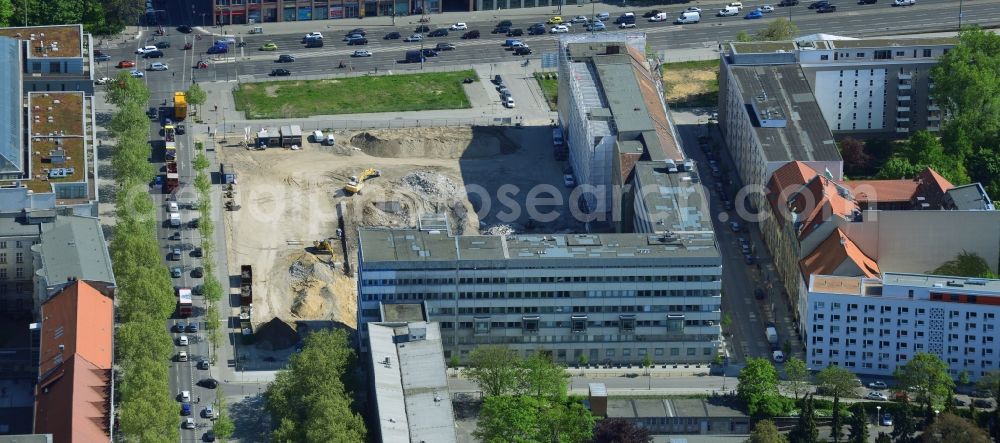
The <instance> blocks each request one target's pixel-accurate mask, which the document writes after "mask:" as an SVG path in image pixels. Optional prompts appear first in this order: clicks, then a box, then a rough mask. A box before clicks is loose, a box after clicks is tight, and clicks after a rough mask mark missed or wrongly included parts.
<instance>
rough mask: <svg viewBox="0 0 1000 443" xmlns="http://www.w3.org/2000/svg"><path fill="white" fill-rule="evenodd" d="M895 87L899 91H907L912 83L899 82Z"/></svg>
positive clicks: (911, 86) (911, 87)
mask: <svg viewBox="0 0 1000 443" xmlns="http://www.w3.org/2000/svg"><path fill="white" fill-rule="evenodd" d="M896 89H898V90H900V91H909V90H911V89H913V85H911V84H909V83H900V84H899V85H897V88H896Z"/></svg>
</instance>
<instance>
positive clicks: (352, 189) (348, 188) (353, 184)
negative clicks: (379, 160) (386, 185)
mask: <svg viewBox="0 0 1000 443" xmlns="http://www.w3.org/2000/svg"><path fill="white" fill-rule="evenodd" d="M380 175H382V171H380V170H378V169H374V168H368V169H365V170H364V171H362V172H361V176H360V177H353V176H352V177H351V181H350V182H348V183H347V185H345V186H344V192H345V193H347V194H348V195H350V194H357V193H359V192H361V188H363V187H364V186H365V181H366V180H369V179H373V178H375V177H378V176H380Z"/></svg>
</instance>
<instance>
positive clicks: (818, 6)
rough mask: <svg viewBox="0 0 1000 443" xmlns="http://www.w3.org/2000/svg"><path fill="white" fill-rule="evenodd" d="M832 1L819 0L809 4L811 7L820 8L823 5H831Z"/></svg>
mask: <svg viewBox="0 0 1000 443" xmlns="http://www.w3.org/2000/svg"><path fill="white" fill-rule="evenodd" d="M829 4H830V2H829V1H827V0H819V1H815V2H812V3H810V4H809V9H819V8H820V7H821V6H826V5H829Z"/></svg>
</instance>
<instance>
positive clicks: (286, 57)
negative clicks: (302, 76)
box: [277, 54, 295, 63]
mask: <svg viewBox="0 0 1000 443" xmlns="http://www.w3.org/2000/svg"><path fill="white" fill-rule="evenodd" d="M294 61H295V56H294V55H291V54H281V55H279V56H278V60H277V62H278V63H291V62H294Z"/></svg>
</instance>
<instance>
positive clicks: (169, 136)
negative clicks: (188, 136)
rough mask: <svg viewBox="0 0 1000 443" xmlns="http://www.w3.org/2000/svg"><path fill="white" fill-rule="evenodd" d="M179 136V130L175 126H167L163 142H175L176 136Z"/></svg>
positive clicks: (164, 129) (164, 130) (164, 128)
mask: <svg viewBox="0 0 1000 443" xmlns="http://www.w3.org/2000/svg"><path fill="white" fill-rule="evenodd" d="M175 135H177V128H175V127H174V125H166V126H164V127H163V140H165V141H167V142H172V141H174V136H175Z"/></svg>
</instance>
